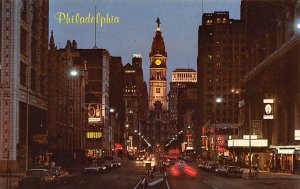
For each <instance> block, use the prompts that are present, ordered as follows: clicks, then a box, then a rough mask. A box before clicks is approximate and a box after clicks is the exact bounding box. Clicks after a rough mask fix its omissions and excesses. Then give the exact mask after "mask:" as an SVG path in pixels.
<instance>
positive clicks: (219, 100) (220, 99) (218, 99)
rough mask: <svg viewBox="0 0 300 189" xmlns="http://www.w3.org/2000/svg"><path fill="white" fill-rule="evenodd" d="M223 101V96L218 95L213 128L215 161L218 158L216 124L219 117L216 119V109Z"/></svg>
mask: <svg viewBox="0 0 300 189" xmlns="http://www.w3.org/2000/svg"><path fill="white" fill-rule="evenodd" d="M220 103H222V98H221V97H216V103H215V104H214V123H213V128H214V136H213V144H214V161H215V160H216V159H217V157H216V156H217V151H216V147H217V145H216V141H217V140H216V124H217V119H216V116H217V115H216V114H217V113H216V109H217V107H216V106H217V104H220Z"/></svg>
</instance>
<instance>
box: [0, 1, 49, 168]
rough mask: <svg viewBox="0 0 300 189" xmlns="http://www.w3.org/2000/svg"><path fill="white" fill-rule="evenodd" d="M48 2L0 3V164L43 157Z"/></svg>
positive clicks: (20, 163)
mask: <svg viewBox="0 0 300 189" xmlns="http://www.w3.org/2000/svg"><path fill="white" fill-rule="evenodd" d="M48 3H49V2H48V0H43V1H33V0H21V1H1V3H0V4H1V5H0V14H1V24H0V25H1V26H0V33H1V37H0V38H1V53H0V56H1V58H0V60H1V62H0V125H1V128H0V170H6V169H7V166H8V167H9V169H11V170H16V169H22V170H25V169H28V168H29V167H30V166H33V165H35V164H43V163H44V162H45V161H47V160H46V159H47V151H46V143H47V126H48V117H47V112H48V102H47V98H48V97H47V95H48V90H47V77H48V60H47V57H48V55H47V54H48V22H49V21H48V20H49V4H48Z"/></svg>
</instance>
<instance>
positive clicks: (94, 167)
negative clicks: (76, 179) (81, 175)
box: [84, 163, 106, 173]
mask: <svg viewBox="0 0 300 189" xmlns="http://www.w3.org/2000/svg"><path fill="white" fill-rule="evenodd" d="M105 170H106V166H105V165H103V164H97V163H93V164H91V165H90V166H88V167H85V168H84V172H85V173H101V172H104V171H105Z"/></svg>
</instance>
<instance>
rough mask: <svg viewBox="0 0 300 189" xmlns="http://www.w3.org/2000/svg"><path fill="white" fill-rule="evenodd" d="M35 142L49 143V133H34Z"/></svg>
mask: <svg viewBox="0 0 300 189" xmlns="http://www.w3.org/2000/svg"><path fill="white" fill-rule="evenodd" d="M32 140H33V142H34V143H36V144H47V143H48V135H47V134H35V135H33V139H32Z"/></svg>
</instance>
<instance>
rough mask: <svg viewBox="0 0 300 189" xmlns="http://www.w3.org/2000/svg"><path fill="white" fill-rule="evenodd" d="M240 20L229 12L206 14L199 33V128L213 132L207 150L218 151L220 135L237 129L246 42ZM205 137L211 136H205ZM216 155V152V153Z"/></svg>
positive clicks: (205, 143) (205, 147)
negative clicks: (217, 138)
mask: <svg viewBox="0 0 300 189" xmlns="http://www.w3.org/2000/svg"><path fill="white" fill-rule="evenodd" d="M241 26H242V25H241V23H240V21H239V20H233V19H230V18H229V13H228V12H214V13H205V14H203V17H202V25H201V26H200V27H199V32H198V72H197V73H198V94H199V96H198V99H199V102H200V104H199V122H198V123H199V125H200V126H201V127H206V128H207V131H208V128H210V130H213V131H214V132H215V133H214V136H212V137H211V138H210V137H208V139H209V141H208V143H209V144H208V145H207V142H203V144H202V145H203V149H206V150H208V151H210V150H213V149H216V146H215V141H216V135H218V134H224V135H228V134H229V133H230V134H231V135H232V134H234V131H235V130H236V129H237V123H238V102H239V96H240V92H241V83H242V81H243V80H242V78H243V77H242V73H243V64H242V61H241V60H242V56H243V48H244V46H243V44H244V38H243V33H242V27H241ZM202 135H203V136H204V135H207V133H206V131H205V133H202ZM214 151H215V150H214Z"/></svg>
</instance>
